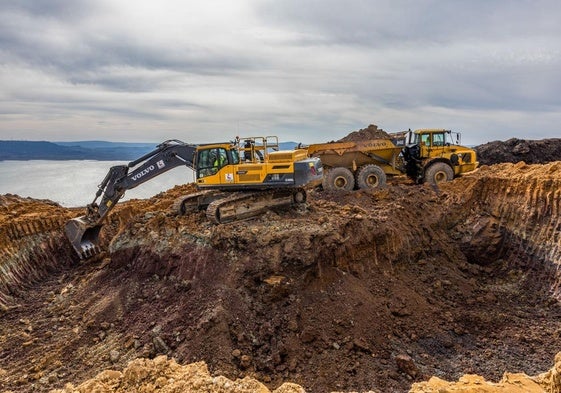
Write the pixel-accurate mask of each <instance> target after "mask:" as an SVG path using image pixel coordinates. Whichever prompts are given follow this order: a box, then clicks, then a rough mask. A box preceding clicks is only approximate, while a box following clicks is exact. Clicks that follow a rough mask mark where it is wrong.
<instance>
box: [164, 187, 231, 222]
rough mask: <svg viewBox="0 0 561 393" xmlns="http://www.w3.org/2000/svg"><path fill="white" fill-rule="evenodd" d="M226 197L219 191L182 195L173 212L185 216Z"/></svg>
mask: <svg viewBox="0 0 561 393" xmlns="http://www.w3.org/2000/svg"><path fill="white" fill-rule="evenodd" d="M223 195H224V193H223V192H221V191H217V190H204V191H200V192H195V193H193V194H189V195H182V196H180V197H179V198H177V199H176V200H175V202H174V203H173V206H172V211H173V212H174V213H175V214H177V215H179V216H184V215H186V214H189V213H194V212H197V211H199V210H203V209H205V208H206V207H207V206H208V205H209V204H210V203H211V202H212V201H214V200H215V199H217V198H220V197H222V196H223Z"/></svg>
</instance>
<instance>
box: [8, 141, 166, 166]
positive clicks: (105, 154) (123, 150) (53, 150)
mask: <svg viewBox="0 0 561 393" xmlns="http://www.w3.org/2000/svg"><path fill="white" fill-rule="evenodd" d="M155 147H156V144H149V143H121V142H101V141H86V142H45V141H0V161H5V160H99V161H129V160H134V159H136V158H138V157H141V156H142V155H144V154H146V153H148V152H150V151H152V150H153V149H154V148H155Z"/></svg>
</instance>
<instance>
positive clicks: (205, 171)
mask: <svg viewBox="0 0 561 393" xmlns="http://www.w3.org/2000/svg"><path fill="white" fill-rule="evenodd" d="M227 164H228V154H227V152H226V149H223V148H213V149H205V150H201V151H199V154H198V156H197V177H205V176H211V175H214V174H216V173H217V172H218V171H219V170H220V168H222V167H223V166H225V165H227Z"/></svg>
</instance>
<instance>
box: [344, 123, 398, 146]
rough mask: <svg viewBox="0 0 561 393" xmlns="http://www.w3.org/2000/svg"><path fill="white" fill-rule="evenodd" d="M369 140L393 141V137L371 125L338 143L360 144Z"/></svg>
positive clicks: (352, 133)
mask: <svg viewBox="0 0 561 393" xmlns="http://www.w3.org/2000/svg"><path fill="white" fill-rule="evenodd" d="M369 139H391V136H390V135H389V134H388V133H387V132H386V131H384V130H382V129H381V128H378V126H376V125H374V124H370V125H369V126H368V127H366V128H362V129H360V130H358V131H353V132H351V133H350V134H348V135H347V136H346V137H344V138H342V139H340V140H338V142H360V141H366V140H369Z"/></svg>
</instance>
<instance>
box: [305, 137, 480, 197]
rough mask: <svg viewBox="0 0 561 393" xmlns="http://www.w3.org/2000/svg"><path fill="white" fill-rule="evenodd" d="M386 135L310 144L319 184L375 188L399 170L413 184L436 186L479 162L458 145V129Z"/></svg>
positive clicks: (469, 152) (473, 152) (351, 187)
mask: <svg viewBox="0 0 561 393" xmlns="http://www.w3.org/2000/svg"><path fill="white" fill-rule="evenodd" d="M389 135H390V137H391V139H371V140H366V141H359V142H330V143H319V144H313V145H310V146H308V154H309V155H310V156H312V157H319V158H320V159H321V162H322V165H323V169H324V176H323V181H322V184H323V188H324V189H325V190H347V191H350V190H353V189H355V188H359V189H375V188H379V187H383V186H384V185H385V184H386V181H387V177H388V176H397V175H403V174H406V175H407V176H408V177H410V178H411V179H413V180H415V181H416V182H417V183H423V182H428V183H431V184H437V183H440V182H443V181H450V180H452V179H453V178H454V177H456V176H458V175H460V174H462V173H466V172H470V171H473V170H475V169H476V168H477V166H478V165H479V163H478V162H477V154H476V152H475V150H473V149H470V148H468V147H465V146H461V145H460V144H459V143H460V134H459V133H455V132H452V131H449V130H443V129H421V130H416V131H411V130H409V131H404V132H398V133H393V134H389Z"/></svg>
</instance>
